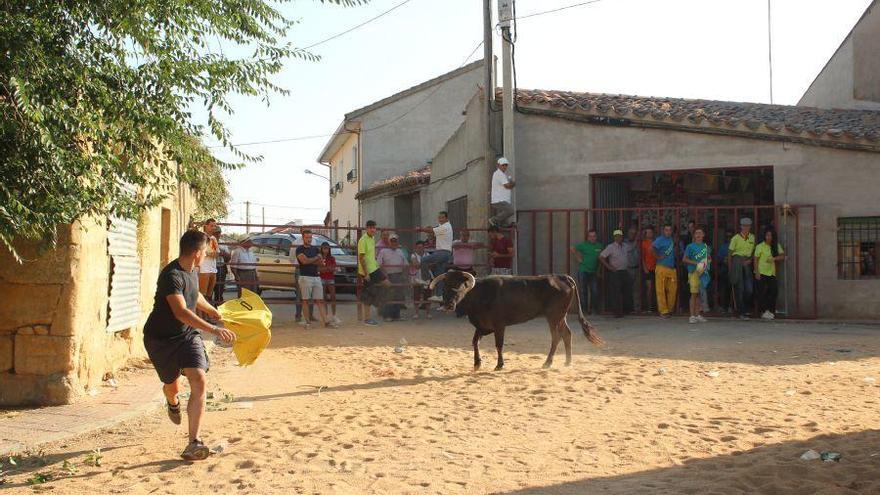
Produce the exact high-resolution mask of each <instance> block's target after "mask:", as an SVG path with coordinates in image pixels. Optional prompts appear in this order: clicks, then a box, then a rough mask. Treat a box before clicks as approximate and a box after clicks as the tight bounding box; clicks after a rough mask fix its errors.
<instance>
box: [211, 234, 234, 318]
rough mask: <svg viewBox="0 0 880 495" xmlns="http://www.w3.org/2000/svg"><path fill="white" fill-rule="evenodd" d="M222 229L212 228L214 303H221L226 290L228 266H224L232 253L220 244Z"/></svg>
mask: <svg viewBox="0 0 880 495" xmlns="http://www.w3.org/2000/svg"><path fill="white" fill-rule="evenodd" d="M221 234H222V231H221V230H220V227H217V228H216V229H214V238H215V239H216V240H217V246H218V247H217V283H216V284H214V304H218V305H219V304H222V303H223V293H224V292H226V276H227V274H228V267H227V266H226V265H227V263H229V259H230V258H231V256H232V253H230V252H229V247H228V246H226V245H224V244H222V243H221V242H220V235H221Z"/></svg>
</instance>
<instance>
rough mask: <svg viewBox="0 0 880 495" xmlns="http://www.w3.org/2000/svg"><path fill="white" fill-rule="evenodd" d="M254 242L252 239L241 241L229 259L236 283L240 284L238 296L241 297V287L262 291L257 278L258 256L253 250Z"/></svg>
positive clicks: (257, 291)
mask: <svg viewBox="0 0 880 495" xmlns="http://www.w3.org/2000/svg"><path fill="white" fill-rule="evenodd" d="M251 246H253V243H252V242H251V240H250V239H245V240H243V241H241V244H239V246H238V247H236V248H235V249H234V250H233V251H232V257H231V258H230V259H229V266H230V267H231V268H232V275H233V276H235V283H236V285H237V286H238V297H241V288H242V287H244V288H246V289H247V290H250V291H254V292H256V293H259V292H260V287H259V286H258V283H259V279H258V278H257V265H256V263H257V257H256V256H255V255H254V253H252V252H251Z"/></svg>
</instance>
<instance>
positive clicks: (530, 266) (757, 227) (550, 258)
mask: <svg viewBox="0 0 880 495" xmlns="http://www.w3.org/2000/svg"><path fill="white" fill-rule="evenodd" d="M741 214H745V215H750V216H751V218H752V219H753V221H754V225H753V228H752V233H754V234H755V237H756V244H757V243H760V242H762V241H763V239H762V236H763V231H764V228H765V227H767V226H772V227H774V228H775V230H776V231H777V233H778V236H779V242H780V244H782V246H783V248H784V249H785V251H786V253H787V257H786V259H785V261H784V262H781V263H780V266H779V268H780V273H779V274H778V275H779V278H780V281H779V283H780V300H781V301H782V302H783V303H782V304H781V307H782V309H781V310H780V314H784V315H785V316H787V317H799V318H817V317H818V307H819V300H818V283H817V278H816V277H817V276H816V268H817V256H818V253H817V249H818V241H817V225H816V221H817V212H816V206H815V205H797V206H792V205H731V206H709V207H707V206H688V207H678V206H670V207H663V206H652V207H641V208H592V209H568V208H548V209H525V210H518V211H517V218H518V222H519V224H518V227H519V230H521V231H522V232H527V237H528V238H527V239H525V238H522V237H519V239H517V240H518V242H517V244H516V250H517V256H518V265H519V268H520V273H528V274H541V273H558V272H564V273H570V274H573V273H572V266H571V258H570V256H569V255H568V254H566V257H565V265H564V266H556V265H557V263H556V257H555V254H556V253H559V251H560V249H561V248H560V246H559V245H558V243H557V244H556V245H554V241H555V239H554V234H553V232H554V228H555V226H554V222H555V221H559V220H563V218H562V216H563V215H564V221H565V225H566V226H565V228H566V235H565V241H564V242H565V246H562V249H564V251H565V252H566V253H568V252H569V247H570V246H571V245H572V244H573V243H575V242H579V240H576V241H572V239H571V236H570V234H571V230H572V229H573V228H574V229H575V230H578V227H579V226H581V227H582V230H583V234H584V235H583V238H585V237H586V233H587V231H588V230H589V229H590V228H591V227H593V228H595V229H596V230H597V233H598V234H599V239H600V242H603V243H610V242H611V233H612V231H613V230H615V229H618V228H619V229H621V230H623V231H624V233H625V234H626V231H627V229H628V228H629V227H631V226H632V227H636V229H637V231H638V237H637V239H636V245H637V246H640V241H641V239H642V234H643V232H644V229H645V227H646V226H652V227H654V231H655V237H656V236H658V235H660V233H661V232H660V229H661V226H662V224H663V223H667V222H668V223H671V224H672V225H673V228H674V231H675V232H674V238H675V240H676V244H678V243H679V241H680V238H681V237H682V236H684V234H685V232H684V230H685V229H686V227H687V222H688V220H689V219H693V220H694V221H695V222H696V223H697V225H698V226H699V227H701V228H702V229H703V230H704V231H705V234H706V236H705V238H706V239H707V241H708V240H711V248H712V256H713V261H715V260H714V258H716V257H717V254H718V248H719V247H720V246H721V245H722V243H725V242H729V239H727V238H726V237H725V236H724V234H725V232H726V231H730V232H733V233H734V234H735V233H737V232H738V231H739V219H740V215H741ZM577 215H583V219H582V220H580V219H577ZM543 218H546V219H547V222H548V223H547V226H546V227H542V226H541V225H540V224H539V223H538V221H539V219H543ZM802 229H805V235H807V236H809V237H808V238H803V237H802V235H801V230H802ZM545 235H546V236H547V239H548V243H547V247H546V248H545V251H543V252H541V251H538V243H537V239H538V237H542V238H543V236H545ZM680 255H681V253H678V257H679V258H680ZM642 263H643V262H642V259H641V256H639V266H638V270H637V274H638V280H639V287H640V290H639V294H638V295H636V294H634V297H639V298H642V297H643V294H644V293H643V283H642V282H643V277H644V275H643V273H644V272H643V270H642V268H643V265H642ZM713 265H714V267H713V268H714V270H713V271H712V272H711V273H712V283H711V284H710V294H709V296H710V297H709V302H710V306H712V307H713V308H718V307H719V306H720V305H722V302H723V301H722V300H721V297H722V295H727V290H726V289H727V288H729V287H723V286H722V285H721V283H722V282H721V280H720V277H719V275H720V273H719V270H718V264H717V262H716V263H713ZM600 269H601V265H600ZM802 272H803V273H802ZM807 273H809V276H807V277H806V281H804V278H805V274H807ZM679 278H680V286H679V297H677V298H676V299H677V303H678V311H679V313H682V312H683V311H684V310H685V309H686V301H685V299H684V297H682V296H683V295H685V294H683V292H684V289H683V286H682V284H681V276H680V277H679ZM606 280H607V277H602V283H601V287H600V292H601V293H602V294H603V295H604V294H606V293H607V287H606V282H605V281H606ZM685 280H686V279H685ZM791 282H793V284H792V283H791ZM648 295H649V294H644V297H647V296H648ZM729 297H730V298H732V297H733V294H732V293H730V294H729ZM600 299H601V301H600V302H601V307H602V308H603V310H604V305H605V301H606V300H607V298H606V297H601V298H600ZM790 301H791V302H793V304H789V302H790ZM642 307H644V304H643V305H642Z"/></svg>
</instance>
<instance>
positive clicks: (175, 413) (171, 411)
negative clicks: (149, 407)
mask: <svg viewBox="0 0 880 495" xmlns="http://www.w3.org/2000/svg"><path fill="white" fill-rule="evenodd" d="M165 407H166V410H167V412H168V419H170V420H171V422H172V423H174V424H176V425H179V424H180V399H177V405H175V406H172V405H171V404H170V403H169V402H168V400H167V399H166V400H165Z"/></svg>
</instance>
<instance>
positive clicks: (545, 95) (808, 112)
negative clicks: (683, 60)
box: [497, 89, 880, 151]
mask: <svg viewBox="0 0 880 495" xmlns="http://www.w3.org/2000/svg"><path fill="white" fill-rule="evenodd" d="M497 95H498V98H501V97H502V96H503V95H502V92H501V90H500V89H498V91H497ZM517 103H518V104H519V105H520V106H521V107H527V108H528V107H531V108H540V107H542V106H543V107H551V108H553V109H554V111H563V112H566V111H571V112H574V113H581V114H588V115H603V116H604V115H614V116H619V117H623V118H629V119H631V120H632V121H643V122H657V121H660V122H668V123H674V125H681V126H688V127H696V128H698V129H707V128H708V129H712V128H716V129H719V130H722V129H735V130H736V131H738V132H740V133H747V134H757V135H769V136H780V137H782V138H784V137H786V136H788V137H791V138H796V137H797V135H800V134H803V133H808V134H807V135H806V136H804V137H811V138H816V139H819V140H821V141H832V142H836V143H850V144H853V145H866V146H868V147H869V148H871V149H876V145H875V144H874V143H875V142H876V141H877V140H878V139H880V111H873V110H842V109H832V110H829V109H821V108H813V107H798V106H791V105H768V104H764V103H739V102H730V101H717V100H689V99H683V98H662V97H644V96H628V95H613V94H601V93H580V92H573V91H553V90H531V89H519V90H517ZM560 107H562V108H560ZM566 109H567V110H566ZM878 151H880V150H878Z"/></svg>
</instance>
